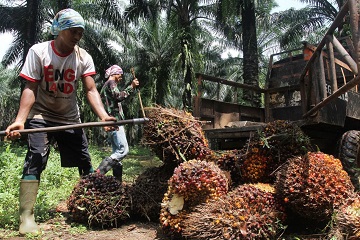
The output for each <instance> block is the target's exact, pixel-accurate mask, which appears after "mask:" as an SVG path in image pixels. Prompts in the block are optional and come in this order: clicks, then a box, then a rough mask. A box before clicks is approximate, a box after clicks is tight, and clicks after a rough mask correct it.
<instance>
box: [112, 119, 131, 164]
mask: <svg viewBox="0 0 360 240" xmlns="http://www.w3.org/2000/svg"><path fill="white" fill-rule="evenodd" d="M108 140H109V142H110V143H111V147H112V154H111V155H110V158H112V159H113V160H115V161H117V162H119V163H121V160H122V159H123V158H124V157H126V155H127V154H128V153H129V145H128V142H127V139H126V134H125V129H124V126H119V129H118V130H117V131H112V132H109V133H108Z"/></svg>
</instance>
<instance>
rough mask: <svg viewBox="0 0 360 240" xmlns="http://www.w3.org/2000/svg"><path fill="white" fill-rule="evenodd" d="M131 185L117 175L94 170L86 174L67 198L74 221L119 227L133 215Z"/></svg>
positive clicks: (96, 225)
mask: <svg viewBox="0 0 360 240" xmlns="http://www.w3.org/2000/svg"><path fill="white" fill-rule="evenodd" d="M127 191H128V190H127V186H126V185H122V184H121V183H120V182H119V181H117V180H116V179H115V177H113V176H105V175H103V174H100V173H93V174H89V175H86V176H84V177H83V178H81V179H80V180H79V182H78V183H77V184H76V186H75V187H74V189H73V191H72V193H71V195H70V196H69V198H68V199H67V208H68V210H69V214H70V216H71V218H72V220H73V221H74V222H78V223H82V224H87V225H88V226H89V227H99V228H109V227H118V226H119V225H120V223H121V222H122V221H124V220H126V219H128V218H129V207H130V200H129V198H128V196H127Z"/></svg>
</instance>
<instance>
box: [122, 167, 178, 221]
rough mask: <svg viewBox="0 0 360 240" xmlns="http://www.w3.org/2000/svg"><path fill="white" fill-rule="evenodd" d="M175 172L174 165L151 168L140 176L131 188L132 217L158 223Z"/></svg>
mask: <svg viewBox="0 0 360 240" xmlns="http://www.w3.org/2000/svg"><path fill="white" fill-rule="evenodd" d="M173 172H174V167H173V166H172V165H169V164H166V165H162V166H160V167H151V168H148V169H147V170H145V171H144V172H143V173H142V174H140V175H139V176H138V177H137V178H136V180H135V182H134V183H133V184H132V185H131V187H130V188H129V195H130V198H131V212H130V214H131V217H132V218H137V219H141V220H142V219H144V220H148V221H158V220H159V217H160V209H161V201H162V199H163V197H164V194H165V193H166V191H167V189H168V180H169V179H170V177H171V176H172V174H173Z"/></svg>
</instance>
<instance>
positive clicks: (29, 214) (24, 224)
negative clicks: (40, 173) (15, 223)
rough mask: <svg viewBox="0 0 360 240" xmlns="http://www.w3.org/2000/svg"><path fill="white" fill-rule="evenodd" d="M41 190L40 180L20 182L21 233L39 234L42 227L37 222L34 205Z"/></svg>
mask: <svg viewBox="0 0 360 240" xmlns="http://www.w3.org/2000/svg"><path fill="white" fill-rule="evenodd" d="M38 189H39V180H21V181H20V195H19V200H20V209H19V213H20V227H19V233H20V234H22V235H25V234H27V233H32V234H39V233H40V227H39V226H38V225H37V224H36V222H35V216H34V205H35V202H36V196H37V193H38Z"/></svg>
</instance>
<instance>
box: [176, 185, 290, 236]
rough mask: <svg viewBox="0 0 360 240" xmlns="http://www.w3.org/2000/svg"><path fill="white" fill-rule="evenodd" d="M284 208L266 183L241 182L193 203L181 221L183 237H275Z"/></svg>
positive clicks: (278, 230)
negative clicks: (198, 202)
mask: <svg viewBox="0 0 360 240" xmlns="http://www.w3.org/2000/svg"><path fill="white" fill-rule="evenodd" d="M284 219H285V213H284V209H283V208H282V207H281V205H280V204H279V202H278V201H277V198H276V195H275V189H274V188H273V187H272V186H271V185H269V184H243V185H239V186H238V187H236V188H235V189H234V190H232V191H231V192H229V193H228V194H226V195H223V196H221V197H220V200H211V201H209V202H207V203H204V204H201V205H199V206H197V207H196V208H195V209H194V210H193V211H192V212H191V213H190V214H188V216H187V218H186V219H185V220H184V222H183V225H184V229H183V231H182V236H184V237H186V239H204V240H207V239H252V240H253V239H276V236H277V235H278V234H279V233H280V231H281V230H283V229H284V228H283V225H282V222H283V221H284Z"/></svg>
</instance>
